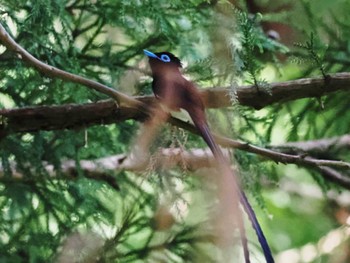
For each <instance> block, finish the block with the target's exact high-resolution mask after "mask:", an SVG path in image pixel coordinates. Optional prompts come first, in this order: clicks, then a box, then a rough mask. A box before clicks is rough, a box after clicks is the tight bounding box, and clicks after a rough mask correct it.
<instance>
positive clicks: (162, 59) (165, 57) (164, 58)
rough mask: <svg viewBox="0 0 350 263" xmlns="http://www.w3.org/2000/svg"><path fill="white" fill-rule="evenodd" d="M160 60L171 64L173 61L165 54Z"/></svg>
mask: <svg viewBox="0 0 350 263" xmlns="http://www.w3.org/2000/svg"><path fill="white" fill-rule="evenodd" d="M160 60H161V61H163V62H170V61H171V59H170V57H169V56H168V55H165V54H163V55H161V56H160Z"/></svg>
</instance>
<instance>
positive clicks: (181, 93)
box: [143, 49, 274, 263]
mask: <svg viewBox="0 0 350 263" xmlns="http://www.w3.org/2000/svg"><path fill="white" fill-rule="evenodd" d="M143 52H144V54H145V55H146V56H147V57H148V62H149V65H150V68H151V72H152V78H153V82H152V90H153V93H154V95H155V97H156V98H157V99H158V100H159V101H160V102H161V104H162V105H163V106H165V107H166V108H167V109H168V110H170V111H179V110H181V109H183V110H185V111H187V112H188V114H189V115H190V117H191V119H192V121H193V123H194V126H195V127H196V128H197V130H198V131H199V134H200V135H201V137H202V138H203V140H204V141H205V142H206V143H207V145H208V147H209V148H210V149H211V151H212V153H213V155H214V157H215V159H216V160H217V161H218V162H219V163H220V166H221V167H223V170H226V171H227V169H229V170H230V171H229V172H230V173H231V174H232V176H233V177H235V175H234V174H233V172H232V171H231V169H230V166H229V164H228V161H227V160H226V158H225V157H224V154H223V152H222V150H221V148H220V147H219V145H218V144H217V143H216V142H215V140H214V137H213V135H212V133H211V131H210V128H209V125H208V122H207V119H206V115H205V106H204V102H203V100H202V97H201V95H200V92H199V90H198V88H197V87H196V85H195V84H194V83H193V82H191V81H189V80H187V79H186V78H185V77H184V76H183V75H182V73H181V68H182V62H181V61H180V59H179V58H178V57H176V56H175V55H174V54H172V53H170V52H157V53H153V52H151V51H148V50H146V49H145V50H143ZM234 182H235V188H236V191H237V195H238V198H239V200H240V203H241V205H242V207H243V209H244V211H245V212H246V214H247V215H248V218H249V220H250V221H251V223H252V226H253V228H254V230H255V232H256V234H257V237H258V240H259V243H260V245H261V248H262V250H263V253H264V256H265V260H266V262H267V263H274V259H273V256H272V253H271V249H270V246H269V244H268V242H267V240H266V237H265V235H264V233H263V231H262V228H261V226H260V224H259V222H258V219H257V217H256V215H255V212H254V210H253V208H252V206H251V205H250V203H249V201H248V198H247V196H246V195H245V193H244V192H243V191H242V190H241V188H240V187H239V185H238V182H237V179H236V178H235V179H234ZM242 232H244V231H241V240H242V245H243V250H244V256H245V260H246V262H250V260H249V252H248V245H247V244H246V243H247V241H246V237H245V236H244V237H242V235H244V233H242Z"/></svg>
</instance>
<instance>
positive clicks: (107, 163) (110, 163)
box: [0, 148, 228, 181]
mask: <svg viewBox="0 0 350 263" xmlns="http://www.w3.org/2000/svg"><path fill="white" fill-rule="evenodd" d="M226 154H228V153H227V152H226ZM79 164H80V168H79V169H81V170H82V171H83V172H84V175H85V176H86V177H89V178H93V179H98V180H104V179H105V178H106V176H107V177H110V178H113V176H112V175H111V173H113V172H118V171H121V170H127V171H132V172H140V171H142V172H144V171H145V170H146V168H147V167H148V166H152V168H153V169H160V168H162V169H170V168H173V167H181V168H185V169H186V170H188V171H196V170H198V169H201V168H210V167H213V166H215V159H214V157H213V154H212V153H211V151H210V149H192V150H191V151H185V150H183V149H180V148H171V149H160V150H159V151H158V152H157V153H155V154H154V155H153V156H152V157H151V159H150V160H148V162H146V163H144V164H143V166H142V167H141V166H140V164H139V163H138V162H135V161H134V159H133V158H129V156H127V155H125V154H119V155H113V156H109V157H104V158H100V159H96V160H81V161H80V162H79ZM44 167H45V169H46V172H47V173H48V174H49V176H50V177H51V178H56V179H75V178H76V177H77V174H78V172H77V168H76V162H75V161H73V160H68V161H65V162H63V163H62V165H61V171H60V176H59V177H58V176H57V174H56V172H57V171H55V170H54V167H53V166H52V165H44ZM11 171H12V176H11V177H7V176H4V170H3V168H2V166H1V164H0V181H7V180H11V181H13V180H20V181H22V180H27V179H28V180H29V179H30V178H28V177H24V176H23V174H22V173H21V172H20V171H19V170H17V168H16V165H15V164H14V163H12V164H11Z"/></svg>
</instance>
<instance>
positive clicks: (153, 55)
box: [143, 49, 159, 59]
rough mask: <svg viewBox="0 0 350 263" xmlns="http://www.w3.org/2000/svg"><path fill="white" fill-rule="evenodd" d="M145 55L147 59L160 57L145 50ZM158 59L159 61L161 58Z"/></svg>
mask: <svg viewBox="0 0 350 263" xmlns="http://www.w3.org/2000/svg"><path fill="white" fill-rule="evenodd" d="M143 53H145V55H146V56H147V57H150V58H158V57H157V56H156V54H154V53H152V52H151V51H148V50H146V49H144V50H143ZM158 59H159V58H158Z"/></svg>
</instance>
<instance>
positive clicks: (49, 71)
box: [0, 23, 142, 107]
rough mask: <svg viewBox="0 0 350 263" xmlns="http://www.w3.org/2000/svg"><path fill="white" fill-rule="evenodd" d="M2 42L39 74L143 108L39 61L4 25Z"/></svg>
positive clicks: (1, 36) (0, 26)
mask: <svg viewBox="0 0 350 263" xmlns="http://www.w3.org/2000/svg"><path fill="white" fill-rule="evenodd" d="M0 42H1V43H2V44H3V45H4V46H5V47H7V48H8V49H9V50H12V51H14V52H15V53H17V54H18V57H19V58H20V59H22V60H24V61H26V62H27V63H28V64H29V65H31V66H32V67H34V68H36V69H37V70H38V71H39V72H41V73H43V74H45V75H47V76H50V77H54V78H59V79H62V80H66V81H70V82H73V83H78V84H81V85H84V86H86V87H88V88H91V89H94V90H96V91H98V92H100V93H103V94H106V95H107V96H109V97H111V98H113V99H115V100H116V101H117V102H118V104H119V105H127V106H129V107H130V106H138V107H140V106H142V105H141V104H140V103H139V102H138V101H137V100H135V99H133V98H131V97H129V96H128V95H126V94H124V93H121V92H119V91H117V90H115V89H113V88H111V87H108V86H106V85H103V84H101V83H99V82H96V81H93V80H90V79H87V78H84V77H82V76H79V75H75V74H72V73H69V72H67V71H64V70H61V69H59V68H56V67H54V66H50V65H48V64H46V63H44V62H42V61H40V60H39V59H37V58H35V57H34V56H33V55H31V54H30V53H29V52H28V51H26V50H25V49H24V48H23V47H21V46H20V45H19V44H18V43H17V42H16V41H15V40H14V39H13V38H12V37H11V36H10V35H9V34H8V32H7V31H6V30H5V28H4V27H3V25H2V24H1V23H0Z"/></svg>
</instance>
